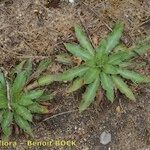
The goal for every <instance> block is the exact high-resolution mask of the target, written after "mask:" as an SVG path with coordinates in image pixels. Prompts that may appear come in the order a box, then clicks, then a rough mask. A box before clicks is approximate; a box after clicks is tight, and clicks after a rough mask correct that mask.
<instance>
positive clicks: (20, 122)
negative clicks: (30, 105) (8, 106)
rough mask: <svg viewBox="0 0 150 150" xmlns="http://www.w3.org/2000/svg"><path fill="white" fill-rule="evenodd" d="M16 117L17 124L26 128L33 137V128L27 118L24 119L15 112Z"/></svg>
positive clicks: (25, 130)
mask: <svg viewBox="0 0 150 150" xmlns="http://www.w3.org/2000/svg"><path fill="white" fill-rule="evenodd" d="M14 119H15V122H16V123H17V125H18V126H19V127H20V128H21V129H23V130H24V132H26V133H28V134H29V135H30V136H31V137H33V133H32V129H31V127H30V125H29V123H28V121H27V120H25V119H23V118H22V117H21V116H19V115H18V114H14Z"/></svg>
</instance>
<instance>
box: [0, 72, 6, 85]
mask: <svg viewBox="0 0 150 150" xmlns="http://www.w3.org/2000/svg"><path fill="white" fill-rule="evenodd" d="M1 85H2V87H6V83H5V77H4V74H3V73H2V72H1V71H0V86H1Z"/></svg>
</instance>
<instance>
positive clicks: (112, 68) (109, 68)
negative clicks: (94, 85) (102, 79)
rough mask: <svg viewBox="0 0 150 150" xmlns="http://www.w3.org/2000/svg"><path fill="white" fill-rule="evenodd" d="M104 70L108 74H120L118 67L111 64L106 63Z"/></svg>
mask: <svg viewBox="0 0 150 150" xmlns="http://www.w3.org/2000/svg"><path fill="white" fill-rule="evenodd" d="M103 70H104V72H105V73H106V74H118V68H117V67H115V66H113V65H110V64H107V65H105V66H104V69H103Z"/></svg>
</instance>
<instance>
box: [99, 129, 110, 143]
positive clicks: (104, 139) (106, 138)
mask: <svg viewBox="0 0 150 150" xmlns="http://www.w3.org/2000/svg"><path fill="white" fill-rule="evenodd" d="M110 142H111V134H110V133H108V132H107V131H104V132H103V133H102V134H101V135H100V143H101V144H103V145H106V144H108V143H110Z"/></svg>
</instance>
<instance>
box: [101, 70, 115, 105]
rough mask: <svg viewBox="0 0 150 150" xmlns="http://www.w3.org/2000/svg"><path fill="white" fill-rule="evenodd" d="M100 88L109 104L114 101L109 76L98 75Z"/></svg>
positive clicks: (112, 87)
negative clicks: (104, 92)
mask: <svg viewBox="0 0 150 150" xmlns="http://www.w3.org/2000/svg"><path fill="white" fill-rule="evenodd" d="M100 77H101V85H102V88H103V89H104V90H105V91H106V96H107V98H108V100H110V101H111V102H113V101H114V85H113V82H112V79H111V76H110V75H107V74H105V73H103V72H102V73H101V74H100Z"/></svg>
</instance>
